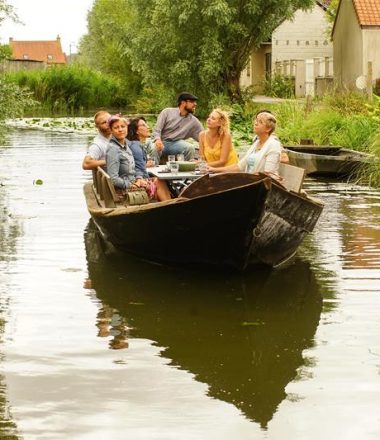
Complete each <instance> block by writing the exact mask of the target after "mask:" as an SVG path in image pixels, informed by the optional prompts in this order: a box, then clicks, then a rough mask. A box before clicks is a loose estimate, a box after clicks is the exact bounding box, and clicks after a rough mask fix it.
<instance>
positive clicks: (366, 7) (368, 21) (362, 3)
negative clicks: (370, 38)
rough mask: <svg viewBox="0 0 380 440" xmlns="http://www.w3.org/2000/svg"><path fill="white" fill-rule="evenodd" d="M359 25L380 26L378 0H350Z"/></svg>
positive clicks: (379, 5)
mask: <svg viewBox="0 0 380 440" xmlns="http://www.w3.org/2000/svg"><path fill="white" fill-rule="evenodd" d="M352 2H353V4H354V8H355V11H356V15H357V16H358V21H359V24H360V26H380V0H352Z"/></svg>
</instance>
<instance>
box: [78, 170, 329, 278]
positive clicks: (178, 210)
mask: <svg viewBox="0 0 380 440" xmlns="http://www.w3.org/2000/svg"><path fill="white" fill-rule="evenodd" d="M101 173H102V176H101V177H104V175H105V174H106V173H104V172H103V171H102V172H101ZM99 181H102V180H101V179H100V180H99V176H98V177H96V178H95V185H93V184H92V183H91V182H88V183H86V184H85V186H84V193H85V198H86V202H87V207H88V210H89V212H90V214H91V217H92V218H93V220H94V223H95V224H96V226H97V227H98V229H99V230H100V232H101V233H102V235H103V236H104V238H105V239H106V240H108V241H110V242H111V243H112V244H113V245H114V246H115V247H116V248H118V249H120V250H122V251H126V252H129V253H132V254H135V255H138V256H141V257H144V258H145V259H149V260H152V261H159V262H169V263H181V264H184V263H185V264H186V263H201V264H202V263H207V264H214V265H227V266H233V267H236V268H238V269H241V270H243V269H245V268H246V267H247V266H248V265H250V264H265V265H269V266H272V267H276V266H278V265H280V264H282V263H284V262H285V261H287V260H288V259H289V258H291V257H292V256H293V255H294V254H295V252H296V250H297V248H298V246H299V245H300V244H301V242H302V240H303V238H304V237H305V235H306V234H307V233H308V232H311V231H312V230H313V228H314V226H315V224H316V222H317V220H318V218H319V215H320V213H321V211H322V209H323V204H322V203H321V202H320V201H317V200H313V199H311V198H308V197H306V196H302V195H301V194H297V193H294V192H292V191H288V190H287V189H286V188H284V187H283V186H282V185H280V184H278V183H276V182H275V181H273V180H272V179H270V178H269V177H267V176H263V175H261V176H255V175H252V174H246V173H223V174H217V175H212V176H210V175H205V176H202V177H200V178H199V179H197V180H195V181H193V182H192V183H191V184H190V185H189V186H187V187H186V188H185V189H184V190H183V191H182V193H181V194H180V196H179V197H178V198H175V199H172V200H169V201H165V202H155V203H148V204H144V205H137V206H131V205H126V204H125V202H118V201H117V199H116V198H115V196H114V195H110V194H108V196H106V195H105V194H106V193H107V191H105V188H108V190H109V189H110V187H111V186H112V184H110V180H109V177H108V178H105V179H103V181H102V182H103V184H104V185H103V187H102V189H101V188H100V186H99ZM96 187H97V188H98V189H96ZM99 191H100V193H102V194H103V195H101V194H100V193H99ZM107 200H108V201H111V203H107ZM107 205H108V206H107Z"/></svg>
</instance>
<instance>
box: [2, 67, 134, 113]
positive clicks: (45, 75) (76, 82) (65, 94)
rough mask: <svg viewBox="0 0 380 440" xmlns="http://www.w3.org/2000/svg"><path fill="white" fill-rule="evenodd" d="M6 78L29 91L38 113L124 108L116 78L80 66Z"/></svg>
mask: <svg viewBox="0 0 380 440" xmlns="http://www.w3.org/2000/svg"><path fill="white" fill-rule="evenodd" d="M6 77H7V80H8V81H9V82H13V83H16V84H18V86H19V87H21V88H27V89H28V90H30V91H31V92H32V94H33V97H34V99H35V100H36V101H38V102H39V103H40V105H39V106H38V110H39V111H40V112H42V113H43V112H45V113H48V114H49V113H50V114H53V115H54V114H57V113H60V114H64V113H66V114H78V113H80V112H81V111H83V110H84V109H94V108H98V107H110V108H119V107H125V106H126V105H127V98H126V96H127V95H126V94H125V93H124V92H123V89H122V87H121V82H120V81H119V80H118V79H117V78H114V77H112V76H110V75H106V74H102V73H101V72H98V71H96V70H93V69H91V68H89V67H86V66H83V65H77V64H73V65H68V66H66V67H52V68H49V69H46V70H33V71H26V70H23V71H19V72H16V73H11V74H7V75H6Z"/></svg>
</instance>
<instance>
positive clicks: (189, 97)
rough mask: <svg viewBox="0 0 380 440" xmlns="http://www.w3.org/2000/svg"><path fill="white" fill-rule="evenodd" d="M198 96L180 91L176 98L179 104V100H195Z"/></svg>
mask: <svg viewBox="0 0 380 440" xmlns="http://www.w3.org/2000/svg"><path fill="white" fill-rule="evenodd" d="M197 100H198V98H197V97H196V96H194V95H192V94H191V93H188V92H182V93H180V94H179V95H178V98H177V104H180V103H181V101H197Z"/></svg>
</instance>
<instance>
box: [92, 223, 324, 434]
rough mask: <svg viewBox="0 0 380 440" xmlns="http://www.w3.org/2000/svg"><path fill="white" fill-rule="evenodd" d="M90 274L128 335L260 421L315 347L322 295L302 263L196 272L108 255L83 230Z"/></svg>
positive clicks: (212, 393)
mask: <svg viewBox="0 0 380 440" xmlns="http://www.w3.org/2000/svg"><path fill="white" fill-rule="evenodd" d="M85 243H86V251H87V259H88V271H89V278H90V280H91V286H92V288H93V289H94V290H95V292H96V296H97V297H98V298H99V300H100V301H101V303H102V305H103V307H108V308H111V309H112V310H114V311H115V313H117V314H118V315H119V316H120V317H121V318H122V319H123V320H124V324H125V325H127V324H128V325H129V326H130V327H131V328H130V329H129V330H128V332H129V335H130V337H135V338H147V339H150V340H153V341H155V342H156V344H157V345H158V346H160V347H164V348H163V349H162V356H164V357H166V358H169V359H171V360H172V365H175V366H177V367H178V368H181V369H185V370H188V371H190V372H191V373H193V374H194V375H195V378H196V379H197V380H199V381H201V382H204V383H207V384H208V386H209V392H208V393H209V395H210V396H212V397H214V398H217V399H221V400H223V401H226V402H230V403H233V404H234V405H235V406H236V407H238V408H239V409H240V410H241V411H242V412H243V413H244V414H245V415H246V416H247V417H248V418H249V419H251V420H254V421H256V422H258V423H260V424H261V426H262V427H264V428H265V427H266V426H267V424H268V422H269V421H270V420H271V418H272V417H273V414H274V413H275V411H276V408H277V407H278V405H279V404H280V403H281V401H282V400H283V399H284V398H285V397H286V392H285V387H286V385H287V384H288V383H289V382H290V381H292V380H294V379H295V378H296V377H297V370H298V369H299V368H300V367H302V366H303V365H304V363H305V360H304V358H303V355H302V351H303V350H305V349H306V348H309V347H311V346H313V344H314V339H313V338H314V334H315V331H316V328H317V326H318V322H319V318H320V313H321V307H322V299H321V294H320V290H319V287H318V284H317V283H316V281H315V278H314V276H313V273H312V271H311V270H310V268H309V266H308V264H306V263H305V262H303V261H300V260H298V261H296V262H295V263H294V264H293V265H292V266H290V267H289V268H287V269H284V270H282V271H277V272H275V271H272V272H270V271H265V272H264V271H254V272H248V273H245V274H244V275H239V274H236V273H235V272H231V273H228V274H226V272H225V271H224V272H209V271H208V272H202V271H198V272H195V271H194V270H192V271H188V270H181V269H178V268H173V267H166V266H157V265H152V264H149V263H146V262H143V261H141V260H137V259H135V258H133V257H130V256H126V255H122V256H116V255H108V256H107V252H108V250H107V249H105V247H104V246H106V244H105V243H104V242H103V240H102V239H101V237H99V234H98V232H97V230H96V229H95V228H94V227H93V225H92V224H91V222H90V224H89V226H88V228H87V230H86V233H85Z"/></svg>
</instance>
